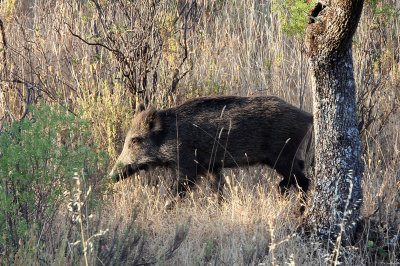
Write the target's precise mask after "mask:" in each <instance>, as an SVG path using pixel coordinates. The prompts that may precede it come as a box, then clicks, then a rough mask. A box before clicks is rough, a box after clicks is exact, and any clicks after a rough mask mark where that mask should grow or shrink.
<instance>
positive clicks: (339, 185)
mask: <svg viewBox="0 0 400 266" xmlns="http://www.w3.org/2000/svg"><path fill="white" fill-rule="evenodd" d="M363 2H364V1H363V0H332V4H330V5H326V6H325V4H322V3H317V4H316V6H315V7H314V9H313V10H312V13H311V16H310V19H309V21H308V25H307V29H306V47H307V56H308V58H309V62H310V65H311V74H312V75H311V76H312V90H313V101H314V106H313V113H314V133H315V175H314V179H315V194H314V195H313V198H312V200H311V204H310V208H309V212H308V215H307V224H308V225H310V226H311V227H312V228H314V229H315V230H317V232H318V233H319V235H320V236H326V237H329V238H331V239H337V238H338V237H340V239H343V237H346V238H348V237H349V238H351V237H352V233H353V231H354V230H353V229H354V226H353V225H354V222H355V220H356V219H357V218H358V217H359V214H360V207H361V203H362V188H361V177H362V173H363V167H362V163H361V144H360V139H359V136H358V134H359V132H358V129H357V116H356V113H357V105H356V87H355V82H354V74H353V58H352V49H351V46H352V37H353V35H354V32H355V30H356V27H357V24H358V21H359V19H360V16H361V11H362V6H363Z"/></svg>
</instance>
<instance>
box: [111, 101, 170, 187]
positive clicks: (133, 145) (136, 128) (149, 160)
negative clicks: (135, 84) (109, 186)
mask: <svg viewBox="0 0 400 266" xmlns="http://www.w3.org/2000/svg"><path fill="white" fill-rule="evenodd" d="M161 131H162V125H161V120H160V117H159V114H158V112H157V110H156V109H155V108H153V107H151V108H149V109H147V110H145V108H144V106H142V105H141V106H140V107H139V108H138V110H137V111H136V115H135V117H134V118H133V121H132V124H131V127H130V129H129V131H128V134H127V135H126V138H125V143H124V147H123V149H122V152H121V154H120V156H119V157H118V159H117V161H116V163H115V165H114V167H113V169H112V171H111V173H110V176H111V177H112V178H113V179H115V180H117V181H118V180H120V179H123V178H126V177H128V176H130V175H132V174H134V173H135V172H137V171H139V170H146V169H147V168H149V167H151V166H153V165H157V164H158V163H159V161H160V159H159V148H160V147H159V144H158V143H159V139H160V135H161V134H160V132H161Z"/></svg>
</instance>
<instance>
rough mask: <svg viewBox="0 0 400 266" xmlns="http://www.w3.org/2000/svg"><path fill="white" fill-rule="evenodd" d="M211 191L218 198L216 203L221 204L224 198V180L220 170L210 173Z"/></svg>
mask: <svg viewBox="0 0 400 266" xmlns="http://www.w3.org/2000/svg"><path fill="white" fill-rule="evenodd" d="M209 175H210V182H211V189H212V191H213V192H214V193H215V194H216V195H217V197H218V203H221V202H222V200H223V196H224V185H225V178H224V176H223V175H222V173H221V170H214V172H213V173H210V174H209Z"/></svg>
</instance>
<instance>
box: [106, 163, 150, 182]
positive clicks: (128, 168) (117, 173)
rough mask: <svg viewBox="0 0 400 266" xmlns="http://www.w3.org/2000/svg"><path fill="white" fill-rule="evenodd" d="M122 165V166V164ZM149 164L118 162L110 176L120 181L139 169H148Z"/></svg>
mask: <svg viewBox="0 0 400 266" xmlns="http://www.w3.org/2000/svg"><path fill="white" fill-rule="evenodd" d="M120 165H122V167H121V166H120ZM147 168H148V166H147V165H146V164H135V163H131V164H127V165H123V164H121V162H117V163H116V164H115V166H114V167H113V169H112V170H111V173H110V177H111V178H112V179H113V180H115V181H120V180H122V179H125V178H128V177H129V176H131V175H133V174H134V173H136V172H138V171H139V170H147Z"/></svg>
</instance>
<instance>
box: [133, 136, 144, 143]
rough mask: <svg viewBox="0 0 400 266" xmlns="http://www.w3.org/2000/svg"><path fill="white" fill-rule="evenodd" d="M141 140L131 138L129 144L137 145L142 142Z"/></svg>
mask: <svg viewBox="0 0 400 266" xmlns="http://www.w3.org/2000/svg"><path fill="white" fill-rule="evenodd" d="M142 140H143V139H142V138H139V137H135V138H132V139H131V143H132V144H139V143H141V142H142Z"/></svg>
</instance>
